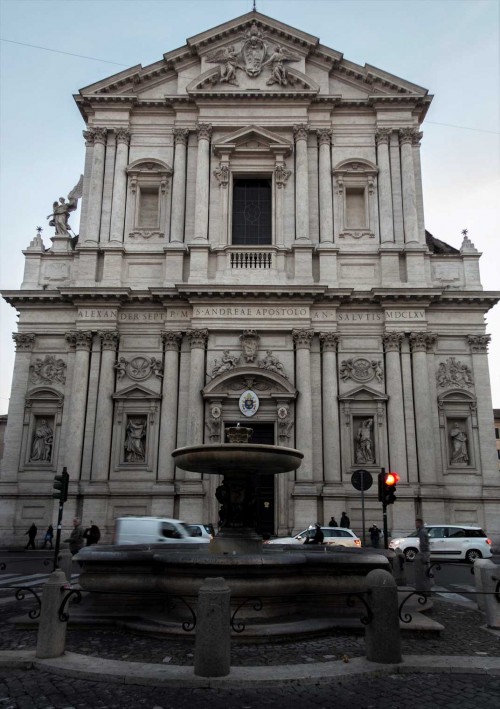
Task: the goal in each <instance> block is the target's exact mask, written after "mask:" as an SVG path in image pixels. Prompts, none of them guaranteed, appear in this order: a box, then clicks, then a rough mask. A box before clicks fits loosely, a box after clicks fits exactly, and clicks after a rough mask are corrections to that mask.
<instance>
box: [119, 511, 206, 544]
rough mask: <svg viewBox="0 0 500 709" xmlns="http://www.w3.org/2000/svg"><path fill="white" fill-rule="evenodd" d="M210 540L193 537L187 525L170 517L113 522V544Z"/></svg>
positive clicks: (126, 518)
mask: <svg viewBox="0 0 500 709" xmlns="http://www.w3.org/2000/svg"><path fill="white" fill-rule="evenodd" d="M209 541H210V538H209V537H208V536H207V537H203V536H197V537H194V536H193V535H192V534H191V532H190V531H189V525H187V524H186V523H185V522H181V520H179V519H171V518H170V517H119V518H118V519H117V520H115V535H114V543H115V544H208V542H209Z"/></svg>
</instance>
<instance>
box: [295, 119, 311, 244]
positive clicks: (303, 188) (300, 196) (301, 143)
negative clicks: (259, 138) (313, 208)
mask: <svg viewBox="0 0 500 709" xmlns="http://www.w3.org/2000/svg"><path fill="white" fill-rule="evenodd" d="M308 131H309V128H308V126H307V125H305V124H304V123H301V124H299V125H296V126H294V127H293V137H294V138H295V238H296V239H309V174H308V167H307V134H308Z"/></svg>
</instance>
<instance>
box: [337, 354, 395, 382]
mask: <svg viewBox="0 0 500 709" xmlns="http://www.w3.org/2000/svg"><path fill="white" fill-rule="evenodd" d="M340 378H341V379H342V380H343V381H344V382H345V381H347V380H348V379H353V380H354V381H356V382H362V383H366V382H370V381H371V380H372V379H373V378H375V379H376V380H377V381H378V382H382V381H383V379H384V368H383V366H382V361H381V360H380V359H379V360H375V359H372V360H368V359H365V358H364V357H356V358H355V359H344V360H342V362H341V363H340Z"/></svg>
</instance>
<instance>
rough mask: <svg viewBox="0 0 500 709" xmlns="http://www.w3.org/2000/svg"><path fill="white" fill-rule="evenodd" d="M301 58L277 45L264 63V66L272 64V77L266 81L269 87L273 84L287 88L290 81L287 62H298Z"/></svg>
mask: <svg viewBox="0 0 500 709" xmlns="http://www.w3.org/2000/svg"><path fill="white" fill-rule="evenodd" d="M299 60H300V57H299V55H298V54H295V52H291V51H290V50H289V49H285V47H282V46H281V45H279V44H278V45H276V47H275V48H274V52H273V53H272V54H271V55H270V56H269V58H268V59H266V61H265V62H263V63H262V66H263V67H264V66H266V65H267V64H271V76H270V77H269V79H268V80H267V81H266V84H267V85H268V86H271V85H272V84H279V85H280V86H286V85H287V84H288V83H289V82H290V83H291V81H290V77H289V76H288V71H287V68H286V62H298V61H299Z"/></svg>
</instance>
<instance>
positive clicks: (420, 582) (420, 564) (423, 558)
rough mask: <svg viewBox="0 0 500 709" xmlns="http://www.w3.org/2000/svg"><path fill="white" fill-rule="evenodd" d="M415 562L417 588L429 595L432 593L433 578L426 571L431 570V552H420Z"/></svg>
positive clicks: (419, 591)
mask: <svg viewBox="0 0 500 709" xmlns="http://www.w3.org/2000/svg"><path fill="white" fill-rule="evenodd" d="M413 563H414V564H415V590H416V591H418V593H422V594H424V595H425V596H427V597H428V596H429V595H430V593H431V580H430V578H429V576H428V575H427V573H426V572H427V571H428V570H429V554H422V553H421V552H419V553H418V554H417V556H416V557H415V561H414V562H413Z"/></svg>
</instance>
